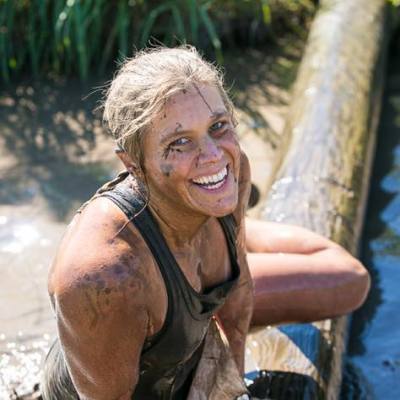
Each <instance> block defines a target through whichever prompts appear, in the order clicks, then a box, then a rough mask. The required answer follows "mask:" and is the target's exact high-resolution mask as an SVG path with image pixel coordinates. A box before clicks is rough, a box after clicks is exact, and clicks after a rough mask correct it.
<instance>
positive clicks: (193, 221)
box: [149, 201, 210, 248]
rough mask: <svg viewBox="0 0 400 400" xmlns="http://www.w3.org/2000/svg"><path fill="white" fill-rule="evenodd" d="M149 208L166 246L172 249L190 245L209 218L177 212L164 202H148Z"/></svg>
mask: <svg viewBox="0 0 400 400" xmlns="http://www.w3.org/2000/svg"><path fill="white" fill-rule="evenodd" d="M149 207H150V210H151V212H152V214H153V216H154V217H155V218H156V220H157V222H158V225H159V227H160V230H161V232H162V234H163V236H164V237H165V239H166V240H167V242H168V245H170V246H172V247H173V248H180V247H183V246H186V245H190V244H192V243H193V242H194V240H195V238H196V237H197V234H198V232H199V231H200V228H201V227H202V226H203V225H204V223H205V222H206V221H207V220H208V219H209V218H210V217H208V216H205V215H200V214H194V213H187V212H184V211H182V210H177V209H176V208H172V207H169V206H168V205H167V204H165V202H164V203H163V202H157V203H154V202H152V201H150V203H149Z"/></svg>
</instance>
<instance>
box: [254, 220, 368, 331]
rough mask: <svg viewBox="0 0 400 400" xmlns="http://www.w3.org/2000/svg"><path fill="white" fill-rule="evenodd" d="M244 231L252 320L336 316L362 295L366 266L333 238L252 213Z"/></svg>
mask: <svg viewBox="0 0 400 400" xmlns="http://www.w3.org/2000/svg"><path fill="white" fill-rule="evenodd" d="M246 237H247V240H246V245H247V250H248V251H249V253H248V263H249V267H250V272H251V275H252V278H253V281H254V285H255V307H254V314H253V319H252V324H253V325H268V324H277V323H284V322H306V321H315V320H320V319H324V318H328V317H334V316H338V315H342V314H345V313H348V312H351V311H352V310H354V309H356V308H357V307H359V306H360V305H361V304H362V303H363V301H364V300H365V297H366V295H367V293H368V289H369V284H370V280H369V275H368V272H367V271H366V269H365V268H364V266H363V265H362V264H361V263H360V262H359V261H358V260H357V259H355V258H354V257H353V256H352V255H351V254H349V253H348V252H347V251H346V250H345V249H343V248H342V247H341V246H339V245H337V244H336V243H334V242H332V241H330V240H328V239H326V238H324V237H322V236H320V235H318V234H316V233H314V232H311V231H309V230H308V229H305V228H301V227H298V226H294V225H285V224H279V223H272V222H265V221H256V220H250V219H248V220H247V221H246Z"/></svg>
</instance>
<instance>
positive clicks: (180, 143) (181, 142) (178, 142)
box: [170, 137, 190, 146]
mask: <svg viewBox="0 0 400 400" xmlns="http://www.w3.org/2000/svg"><path fill="white" fill-rule="evenodd" d="M189 141H190V140H189V139H188V138H185V137H182V138H179V139H176V140H174V141H173V142H172V143H171V144H170V146H184V145H185V144H188V143H189Z"/></svg>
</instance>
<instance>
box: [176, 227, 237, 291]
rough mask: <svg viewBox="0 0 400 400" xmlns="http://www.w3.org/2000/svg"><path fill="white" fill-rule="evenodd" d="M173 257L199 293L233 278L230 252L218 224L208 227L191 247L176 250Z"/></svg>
mask: <svg viewBox="0 0 400 400" xmlns="http://www.w3.org/2000/svg"><path fill="white" fill-rule="evenodd" d="M172 253H173V255H174V257H175V259H176V261H177V264H178V267H179V268H180V269H181V271H182V273H183V274H184V276H185V278H186V280H187V281H188V283H189V284H190V286H192V288H193V289H194V290H195V291H196V292H199V293H201V292H204V291H205V290H206V289H208V288H210V287H213V286H216V285H218V284H220V283H222V282H225V281H226V280H228V279H229V278H230V277H231V273H232V268H231V260H230V256H229V248H228V245H227V240H226V238H225V234H224V232H223V230H222V228H221V226H220V225H219V223H218V221H215V222H212V223H210V224H209V225H208V226H206V227H205V229H204V230H203V231H202V232H201V234H200V235H199V237H198V238H197V239H196V241H194V242H193V243H192V245H191V246H187V247H185V248H182V249H178V250H176V249H175V250H172Z"/></svg>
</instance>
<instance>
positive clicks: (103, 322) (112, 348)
mask: <svg viewBox="0 0 400 400" xmlns="http://www.w3.org/2000/svg"><path fill="white" fill-rule="evenodd" d="M124 225H125V216H124V215H123V214H122V212H120V210H119V209H117V207H116V206H115V205H114V204H112V203H111V202H109V201H108V200H107V199H97V200H94V201H93V202H92V203H90V204H89V205H88V206H87V207H86V208H85V210H84V212H83V213H82V214H81V215H80V216H79V217H76V218H75V219H74V221H73V222H72V223H71V224H70V226H69V228H68V230H67V233H66V235H65V236H64V239H63V241H62V243H61V245H60V249H59V251H58V254H57V257H56V259H55V261H54V264H53V266H52V270H51V273H50V276H49V292H50V294H51V297H52V300H53V305H54V310H55V313H56V317H57V327H58V333H59V338H60V343H61V347H62V350H63V354H64V356H65V359H66V362H67V366H68V370H69V372H70V375H71V378H72V381H73V384H74V387H75V388H76V390H77V391H78V393H79V397H80V398H81V399H82V400H103V399H104V400H129V399H130V398H131V396H132V393H133V391H134V388H135V386H136V384H137V381H138V369H139V359H140V353H141V349H142V346H143V342H144V340H145V338H146V336H147V334H148V332H147V331H148V327H149V325H150V324H149V310H148V304H151V301H150V300H151V299H149V298H148V297H149V295H148V293H149V287H150V286H151V285H148V284H147V283H148V282H147V280H146V279H147V278H146V277H147V275H146V274H143V273H142V272H141V271H142V270H143V268H142V267H143V265H144V266H146V267H147V266H148V265H149V264H148V262H151V261H149V260H147V258H146V257H145V256H144V254H146V252H145V251H143V249H142V247H141V246H142V244H141V242H139V241H138V242H136V241H135V237H136V236H135V235H133V236H132V234H131V233H130V231H129V229H128V227H127V228H126V229H125V230H121V227H122V226H124ZM88 238H89V240H88ZM132 238H133V239H132ZM139 255H140V258H139ZM147 269H148V268H147ZM147 269H146V270H147Z"/></svg>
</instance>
